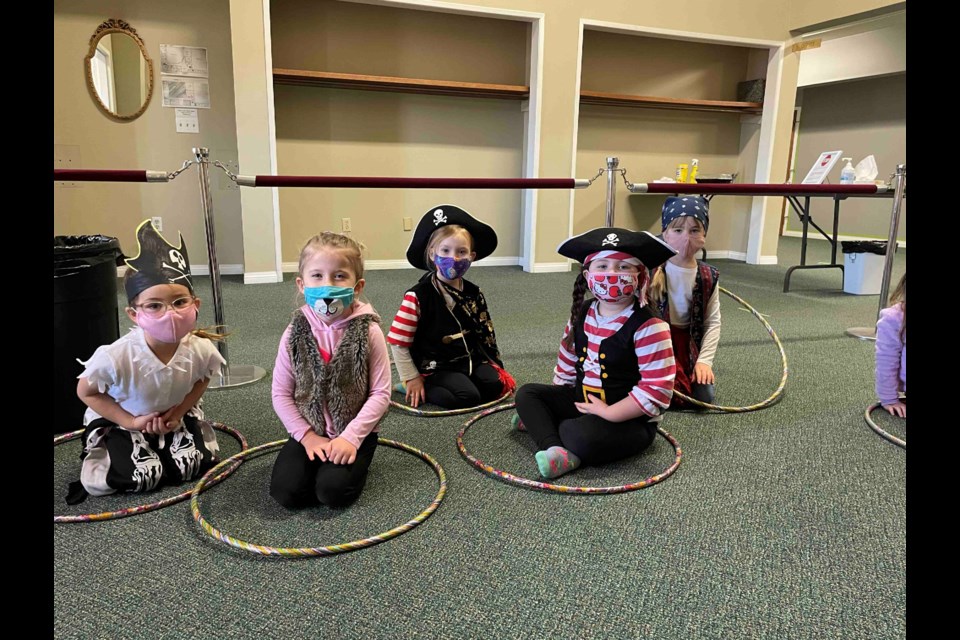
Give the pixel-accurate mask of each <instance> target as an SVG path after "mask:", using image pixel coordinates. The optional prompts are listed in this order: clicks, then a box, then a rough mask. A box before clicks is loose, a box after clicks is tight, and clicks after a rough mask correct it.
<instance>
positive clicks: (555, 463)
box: [534, 447, 580, 479]
mask: <svg viewBox="0 0 960 640" xmlns="http://www.w3.org/2000/svg"><path fill="white" fill-rule="evenodd" d="M534 457H535V458H536V460H537V467H538V468H539V469H540V475H541V476H543V477H544V478H548V479H549V478H558V477H560V476H562V475H563V474H565V473H570V472H571V471H573V470H574V469H576V468H577V467H579V466H580V458H578V457H577V456H576V455H575V454H574V453H573V452H571V451H567V450H566V449H564V448H563V447H550V448H549V449H547V450H546V451H537V453H536V455H535V456H534Z"/></svg>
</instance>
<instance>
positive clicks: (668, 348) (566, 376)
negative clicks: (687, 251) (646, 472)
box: [553, 303, 677, 416]
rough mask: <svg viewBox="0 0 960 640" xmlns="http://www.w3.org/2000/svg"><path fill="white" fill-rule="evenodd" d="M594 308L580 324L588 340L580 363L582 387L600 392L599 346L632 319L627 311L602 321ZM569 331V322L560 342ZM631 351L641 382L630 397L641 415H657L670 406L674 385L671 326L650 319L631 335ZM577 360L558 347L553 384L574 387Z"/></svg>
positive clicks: (561, 344)
mask: <svg viewBox="0 0 960 640" xmlns="http://www.w3.org/2000/svg"><path fill="white" fill-rule="evenodd" d="M596 309H597V304H596V303H594V304H592V305H590V308H589V309H588V310H587V317H586V319H585V321H584V323H583V331H584V333H585V334H586V336H587V356H586V360H584V362H583V384H585V385H587V386H590V387H598V388H603V380H602V378H601V377H600V373H601V372H600V359H599V357H598V356H599V353H600V343H601V342H602V341H603V340H604V339H606V338H609V337H610V336H612V335H614V334H615V333H617V331H619V330H620V328H621V327H622V326H623V323H624V322H626V321H627V319H629V318H630V316H632V315H633V307H632V306H631V307H627V308H626V309H625V310H624V311H623V313H621V314H620V315H618V316H616V317H615V318H602V317H600V316H598V315H597V311H596ZM571 330H572V327H571V325H570V322H569V321H567V326H566V328H565V329H564V331H563V338H564V339H566V337H567V335H568V334H569V333H570V331H571ZM633 347H634V352H635V353H636V355H637V368H638V369H639V370H640V381H639V382H637V384H636V386H634V387H633V389H631V390H630V397H632V398H633V399H634V401H635V402H636V403H637V405H639V407H640V408H641V409H642V410H643V412H644V413H646V414H647V415H650V416H656V415H659V414H660V412H661V410H663V409H666V408H667V407H669V406H670V399H671V398H672V397H673V381H674V378H675V377H676V373H677V372H676V365H675V363H674V359H673V343H672V342H671V341H670V325H668V324H667V323H666V322H664V321H663V320H660V319H659V318H650V319H649V320H647V321H646V322H644V323H643V324H642V325H640V327H639V328H637V331H636V332H635V333H634V334H633ZM576 362H577V358H576V356H575V355H574V354H573V351H571V350H569V349H567V348H566V347H565V346H564V345H563V343H562V342H561V343H560V351H559V353H558V354H557V367H556V369H554V377H553V384H557V385H567V386H571V385H575V384H576V383H577V370H576V366H575V363H576Z"/></svg>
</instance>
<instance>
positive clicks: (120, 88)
mask: <svg viewBox="0 0 960 640" xmlns="http://www.w3.org/2000/svg"><path fill="white" fill-rule="evenodd" d="M108 37H109V38H111V39H113V40H115V41H116V42H115V44H114V46H113V50H112V60H113V83H114V87H115V88H116V97H117V113H119V114H121V115H129V114H133V113H136V112H137V111H139V110H140V107H141V106H142V105H143V100H141V99H140V95H141V93H142V87H141V83H142V82H146V81H147V79H146V78H141V74H140V55H141V54H140V47H138V46H137V43H136V42H135V41H134V39H133V38H130V37H128V36H125V35H123V34H120V33H112V34H110V35H109V36H108Z"/></svg>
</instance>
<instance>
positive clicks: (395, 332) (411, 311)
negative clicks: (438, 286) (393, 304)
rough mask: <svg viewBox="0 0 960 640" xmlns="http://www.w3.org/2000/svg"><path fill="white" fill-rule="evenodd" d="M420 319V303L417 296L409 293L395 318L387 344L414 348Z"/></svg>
mask: <svg viewBox="0 0 960 640" xmlns="http://www.w3.org/2000/svg"><path fill="white" fill-rule="evenodd" d="M419 319H420V303H419V302H418V301H417V294H415V293H413V292H412V291H407V292H406V293H405V294H404V296H403V302H401V303H400V310H399V311H397V315H396V316H394V318H393V324H391V325H390V332H389V333H388V334H387V342H389V343H390V344H392V345H396V346H398V347H405V348H407V349H409V348H410V347H412V346H413V337H414V336H415V335H416V333H417V322H418V321H419Z"/></svg>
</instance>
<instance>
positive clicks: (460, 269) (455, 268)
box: [433, 256, 470, 280]
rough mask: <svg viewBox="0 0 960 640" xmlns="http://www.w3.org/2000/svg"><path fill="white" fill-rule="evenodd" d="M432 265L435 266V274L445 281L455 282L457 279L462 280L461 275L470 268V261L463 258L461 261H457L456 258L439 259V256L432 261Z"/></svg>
mask: <svg viewBox="0 0 960 640" xmlns="http://www.w3.org/2000/svg"><path fill="white" fill-rule="evenodd" d="M433 264H435V265H437V273H439V274H440V275H441V276H443V277H444V278H446V279H447V280H456V279H457V278H462V277H463V274H465V273H466V272H467V269H469V268H470V259H469V258H464V259H463V260H457V259H456V258H441V257H440V256H436V257H434V259H433Z"/></svg>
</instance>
